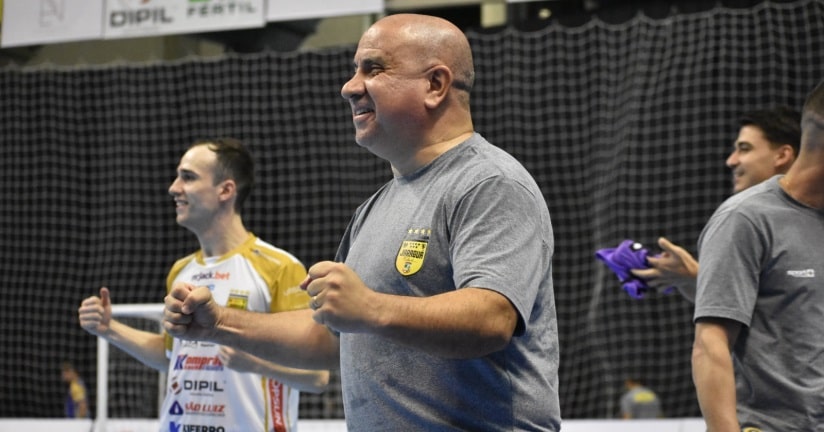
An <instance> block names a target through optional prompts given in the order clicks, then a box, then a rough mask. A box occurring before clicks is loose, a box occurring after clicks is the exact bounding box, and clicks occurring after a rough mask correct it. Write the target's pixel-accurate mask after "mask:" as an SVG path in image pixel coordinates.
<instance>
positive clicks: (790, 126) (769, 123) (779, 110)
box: [739, 105, 801, 156]
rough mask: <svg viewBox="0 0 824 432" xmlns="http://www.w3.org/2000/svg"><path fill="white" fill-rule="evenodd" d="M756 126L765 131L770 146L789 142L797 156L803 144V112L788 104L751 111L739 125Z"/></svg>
mask: <svg viewBox="0 0 824 432" xmlns="http://www.w3.org/2000/svg"><path fill="white" fill-rule="evenodd" d="M749 125H752V126H755V127H757V128H759V129H761V131H762V132H763V133H764V138H766V139H767V141H769V143H770V146H772V147H774V148H775V147H779V146H781V145H784V144H789V145H790V146H791V147H792V148H793V152H794V153H795V156H798V148H799V147H800V146H801V113H800V112H798V111H796V110H794V109H792V108H790V107H787V106H783V105H780V106H776V107H774V108H771V109H760V110H755V111H750V112H748V113H746V114H744V116H742V117H741V121H740V122H739V126H741V127H743V126H749Z"/></svg>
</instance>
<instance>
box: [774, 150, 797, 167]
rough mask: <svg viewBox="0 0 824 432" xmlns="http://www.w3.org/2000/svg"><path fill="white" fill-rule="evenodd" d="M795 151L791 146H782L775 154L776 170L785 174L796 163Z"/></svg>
mask: <svg viewBox="0 0 824 432" xmlns="http://www.w3.org/2000/svg"><path fill="white" fill-rule="evenodd" d="M795 157H796V154H795V150H793V147H792V146H791V145H789V144H782V145H781V146H780V147H778V149H776V152H775V169H776V170H777V171H778V172H781V173H784V172H786V171H787V170H788V169H789V168H790V165H792V164H793V162H795Z"/></svg>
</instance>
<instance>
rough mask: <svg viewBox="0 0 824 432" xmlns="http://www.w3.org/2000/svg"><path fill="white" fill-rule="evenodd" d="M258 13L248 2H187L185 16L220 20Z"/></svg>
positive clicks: (190, 0) (232, 0) (242, 0)
mask: <svg viewBox="0 0 824 432" xmlns="http://www.w3.org/2000/svg"><path fill="white" fill-rule="evenodd" d="M258 12H259V11H258V9H257V8H256V6H255V4H254V2H252V1H250V0H189V6H188V7H187V8H186V16H187V17H190V18H221V17H230V16H238V15H243V14H257V13H258Z"/></svg>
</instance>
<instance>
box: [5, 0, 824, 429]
mask: <svg viewBox="0 0 824 432" xmlns="http://www.w3.org/2000/svg"><path fill="white" fill-rule="evenodd" d="M470 40H471V43H472V45H473V50H474V53H475V60H476V65H477V75H478V80H477V85H476V90H475V91H474V93H473V103H474V108H473V112H474V119H475V124H476V128H477V130H478V131H479V132H481V133H482V134H484V135H485V136H486V137H487V138H489V139H490V140H491V141H492V142H493V143H495V144H497V145H499V146H500V147H502V148H504V149H506V150H508V151H509V152H511V153H512V154H514V155H515V156H516V157H517V158H518V159H519V160H521V161H522V162H523V163H524V164H525V165H526V166H527V168H528V169H529V170H530V171H531V172H532V173H533V175H534V176H535V178H536V179H537V181H538V183H539V184H540V186H541V188H542V190H543V191H544V193H545V196H546V199H547V202H548V205H549V208H550V212H551V215H552V218H553V225H554V227H555V233H556V254H555V261H554V266H555V283H556V296H557V308H558V318H559V327H560V332H561V334H560V340H561V355H562V359H561V361H562V363H561V371H560V374H561V376H560V379H561V388H560V392H561V404H562V412H563V415H564V417H565V418H583V417H612V416H614V415H615V414H616V411H617V406H616V405H617V399H618V397H619V394H620V392H621V385H622V382H623V379H624V378H625V377H626V376H634V377H638V378H640V379H641V380H643V381H645V382H646V383H647V384H648V385H649V386H650V387H652V388H653V389H655V390H657V391H658V393H659V394H660V396H661V398H662V400H663V404H664V410H665V412H666V414H667V415H668V416H697V415H698V414H699V411H698V406H697V403H696V401H695V396H694V389H693V385H692V381H691V377H690V349H691V344H692V336H693V330H692V325H691V314H692V308H691V305H690V304H688V303H687V302H685V301H684V300H683V299H681V298H679V297H677V296H663V295H652V296H650V297H649V298H647V299H644V300H642V301H636V300H632V299H630V298H629V297H628V296H627V295H626V294H625V293H624V292H623V291H622V290H621V289H620V287H619V285H618V283H617V281H616V280H615V278H614V276H613V275H612V274H611V273H609V272H608V271H607V270H606V268H605V267H604V266H603V265H602V264H600V263H599V262H597V261H596V260H595V259H594V257H593V254H594V251H595V250H596V249H598V248H601V247H611V246H615V245H617V243H618V242H620V241H621V240H622V239H624V238H632V239H635V240H637V241H641V242H643V243H646V244H649V245H652V244H654V241H655V239H656V238H657V237H658V236H659V235H667V236H668V237H670V238H671V239H672V240H673V241H675V242H676V243H680V244H682V245H685V246H686V247H687V248H688V249H689V250H691V251H693V252H694V249H695V241H696V239H697V236H698V233H699V231H700V229H701V227H702V226H703V224H704V222H705V221H706V219H707V218H708V217H709V215H710V214H711V212H712V211H713V209H714V208H715V207H716V206H717V205H718V204H719V203H720V202H721V201H722V200H723V198H724V197H725V196H726V195H727V194H728V192H729V189H730V181H729V175H728V173H727V170H726V168H725V167H724V158H725V157H726V154H727V153H728V151H729V150H730V148H731V142H732V140H733V139H734V137H735V135H736V133H737V119H738V116H739V115H740V114H741V113H742V112H744V111H748V110H750V109H753V108H759V107H766V106H770V105H775V104H787V105H791V106H794V107H797V108H800V105H801V102H802V101H803V98H804V96H805V95H806V93H807V92H808V91H809V90H810V89H811V88H812V86H813V85H814V84H815V83H817V82H818V81H819V80H820V79H821V78H822V77H824V62H822V56H823V55H824V2H822V1H821V0H807V1H799V2H797V3H791V4H780V5H778V4H769V3H765V4H763V5H761V6H758V7H756V8H754V9H750V10H732V9H724V8H716V9H713V10H711V11H707V12H701V13H695V14H687V15H679V16H673V17H669V18H665V19H656V20H653V19H649V18H644V17H643V16H638V17H636V18H634V19H633V20H631V21H629V22H627V23H624V24H605V23H603V22H600V21H591V22H589V23H588V24H586V25H584V26H582V27H576V28H565V27H560V26H553V27H549V28H547V29H544V30H541V31H538V32H534V33H524V32H519V31H516V30H513V29H509V30H506V31H503V32H501V33H496V34H476V33H473V34H470ZM353 53H354V47H343V48H338V49H332V50H323V51H316V52H300V53H294V54H279V53H266V54H254V55H243V56H232V57H229V58H225V59H220V60H196V59H192V60H186V61H181V62H174V63H166V64H155V65H143V66H112V67H80V68H72V69H57V70H55V69H49V70H46V69H41V70H34V71H25V70H17V69H7V70H4V71H0V95H2V99H3V104H2V105H1V106H0V140H2V141H1V142H2V149H3V152H2V158H0V178H2V186H3V187H2V192H0V199H2V215H0V238H2V246H3V247H2V248H0V250H1V251H0V254H2V255H0V272H1V273H2V274H3V275H4V276H5V278H4V280H5V284H6V288H5V290H4V294H5V295H6V300H5V301H4V302H2V304H0V316H2V321H3V325H2V330H0V346H2V347H3V355H2V356H0V383H1V384H0V416H3V417H59V416H61V415H62V401H63V397H64V391H65V390H64V388H63V384H62V383H61V382H60V379H59V370H60V368H59V366H60V362H61V361H62V360H71V361H73V362H75V363H76V364H77V365H78V367H79V369H80V372H81V374H82V375H83V376H84V377H85V378H86V381H87V383H88V384H89V386H90V387H91V393H92V397H94V393H95V392H94V386H95V384H96V383H95V377H94V374H95V366H94V363H95V356H96V350H95V338H94V337H92V336H90V335H88V334H86V333H85V332H83V330H81V329H80V328H79V326H78V324H77V319H76V309H77V306H78V305H79V303H80V301H81V300H82V299H83V298H84V297H85V296H87V295H90V294H92V293H95V292H96V291H97V288H98V287H100V286H104V285H105V286H108V287H110V288H111V290H112V295H113V301H114V302H115V304H124V303H155V302H160V301H161V299H162V297H163V295H164V282H165V274H166V272H167V271H168V269H169V266H170V265H171V263H172V262H173V261H174V259H175V258H176V257H178V256H181V255H183V254H187V253H189V252H191V251H192V250H193V249H194V248H196V246H197V245H196V241H195V239H194V238H193V236H192V235H191V234H190V233H189V232H187V231H186V230H184V229H182V228H180V227H178V226H176V224H175V222H174V209H173V204H172V202H171V199H170V197H169V196H168V195H167V188H168V186H169V183H170V182H171V180H172V179H173V176H174V170H175V167H176V165H177V162H178V159H179V157H180V155H181V153H182V151H183V150H184V149H185V148H186V147H187V146H188V144H190V143H191V142H192V141H194V140H195V139H197V138H201V137H208V136H219V135H228V136H234V137H237V138H239V139H241V140H243V141H244V142H246V143H247V144H248V145H249V146H250V148H251V150H252V152H253V154H254V156H255V158H256V161H257V163H258V176H257V177H258V179H259V184H258V186H257V189H256V190H255V191H254V193H253V196H252V197H251V199H250V201H249V202H248V204H247V208H246V209H245V212H244V218H245V220H246V223H247V226H248V227H249V228H250V229H251V230H252V231H254V232H255V233H256V234H258V235H260V236H261V237H262V238H264V239H266V240H268V241H270V242H272V243H274V244H275V245H277V246H280V247H282V248H284V249H287V250H289V251H291V252H292V253H294V254H295V255H296V256H298V257H299V258H301V259H302V260H303V262H304V263H305V264H307V265H311V264H312V263H314V262H315V261H318V260H322V259H329V258H331V257H332V256H333V255H334V252H335V249H336V247H337V242H338V240H339V237H340V235H341V234H342V232H343V229H344V227H345V225H346V223H347V222H348V220H349V217H350V215H351V212H352V211H353V210H354V208H355V207H356V206H357V205H358V204H359V203H360V202H361V201H362V200H363V199H365V198H366V197H367V196H368V195H369V194H370V193H371V192H373V191H374V190H375V189H376V188H377V187H378V186H379V185H381V184H382V183H383V182H384V181H386V180H387V179H388V178H389V176H390V172H389V169H388V166H387V164H386V163H385V162H383V161H381V160H379V159H377V158H376V157H374V156H372V155H371V154H369V153H368V152H366V151H365V150H363V149H361V148H359V147H358V146H357V145H356V144H354V142H353V138H352V135H353V129H352V126H351V120H350V112H349V108H348V105H347V104H346V103H345V102H344V101H343V100H342V99H341V98H340V96H339V90H340V86H341V85H342V84H343V82H345V80H346V79H348V77H349V75H350V73H351V62H352V55H353ZM112 351H113V352H112V356H111V357H112V361H111V364H112V366H111V369H112V375H111V377H110V380H111V383H110V398H109V412H110V415H111V416H113V417H143V416H153V415H156V405H157V404H156V391H157V375H156V374H154V373H151V372H147V369H146V368H145V367H143V366H142V365H140V364H139V363H137V362H134V361H133V360H130V359H129V358H127V357H125V358H124V356H123V355H122V353H118V352H116V349H114V348H113V349H112ZM335 377H336V378H335V380H334V381H335V386H334V387H333V388H332V389H331V390H330V391H328V392H327V393H326V394H324V395H321V396H316V395H305V396H304V397H303V400H302V411H301V416H302V417H304V418H340V417H342V415H343V410H342V407H341V404H340V399H339V396H340V393H339V387H337V386H338V385H339V384H338V380H337V375H335ZM120 383H122V384H120ZM92 405H93V408H94V401H92ZM147 407H148V408H147ZM149 408H151V409H149Z"/></svg>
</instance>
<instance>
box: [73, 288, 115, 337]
mask: <svg viewBox="0 0 824 432" xmlns="http://www.w3.org/2000/svg"><path fill="white" fill-rule="evenodd" d="M77 317H78V320H79V321H80V327H82V328H83V329H84V330H86V331H87V332H89V333H91V334H93V335H95V336H102V335H105V334H106V332H108V331H109V323H110V322H111V321H112V301H111V297H110V295H109V289H108V288H106V287H103V288H100V297H97V296H91V297H87V298H86V299H85V300H83V302H82V303H80V307H79V308H78V309H77Z"/></svg>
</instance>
